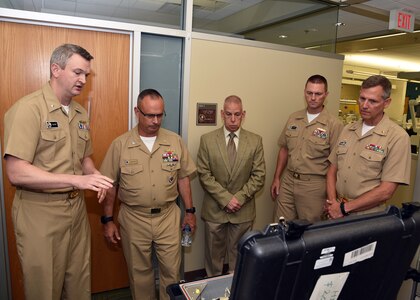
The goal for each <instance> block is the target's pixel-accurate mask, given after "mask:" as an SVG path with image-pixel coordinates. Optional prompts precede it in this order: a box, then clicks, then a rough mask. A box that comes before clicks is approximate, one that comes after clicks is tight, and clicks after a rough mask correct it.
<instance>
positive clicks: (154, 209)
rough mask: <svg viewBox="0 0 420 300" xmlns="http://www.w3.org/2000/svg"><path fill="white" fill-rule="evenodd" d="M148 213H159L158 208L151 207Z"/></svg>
mask: <svg viewBox="0 0 420 300" xmlns="http://www.w3.org/2000/svg"><path fill="white" fill-rule="evenodd" d="M150 213H151V214H159V213H160V208H159V207H158V208H151V209H150Z"/></svg>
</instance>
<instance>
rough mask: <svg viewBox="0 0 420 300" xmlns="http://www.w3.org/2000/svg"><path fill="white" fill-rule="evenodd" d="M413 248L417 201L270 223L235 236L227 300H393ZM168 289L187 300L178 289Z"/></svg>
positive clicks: (419, 212) (419, 218)
mask: <svg viewBox="0 0 420 300" xmlns="http://www.w3.org/2000/svg"><path fill="white" fill-rule="evenodd" d="M419 242H420V203H416V202H413V203H408V204H403V208H402V209H401V210H400V209H398V208H396V207H393V206H391V207H390V208H389V209H388V210H387V211H386V212H383V213H374V214H367V215H362V216H349V217H345V218H342V219H338V220H328V221H322V222H318V223H315V224H309V223H308V222H306V221H292V222H282V223H276V224H270V225H268V226H267V227H266V229H265V230H264V232H259V231H252V232H249V233H247V234H245V235H244V236H243V237H242V238H241V240H240V242H239V244H238V251H239V253H238V259H237V263H236V268H235V273H234V275H233V279H232V287H231V290H230V297H229V299H230V300H260V299H263V300H306V299H307V300H320V299H322V300H337V299H338V300H356V299H357V300H364V299H366V300H375V299H376V300H395V299H396V296H397V294H398V291H399V288H400V286H401V283H402V281H403V280H404V279H405V277H406V274H407V271H408V270H409V267H410V263H411V261H412V259H413V257H414V255H415V253H416V250H417V248H418V246H419ZM167 291H168V294H169V295H170V296H171V299H187V298H185V297H184V295H182V293H181V295H180V292H179V291H180V289H179V285H172V286H170V287H168V290H167ZM175 296H176V297H175ZM201 296H203V295H201ZM220 296H222V295H220ZM196 299H201V298H200V297H198V298H196ZM205 299H206V300H212V299H211V298H209V299H208V298H205Z"/></svg>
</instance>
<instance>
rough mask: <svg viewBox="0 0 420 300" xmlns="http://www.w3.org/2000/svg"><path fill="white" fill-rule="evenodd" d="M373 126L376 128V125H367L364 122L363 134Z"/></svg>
mask: <svg viewBox="0 0 420 300" xmlns="http://www.w3.org/2000/svg"><path fill="white" fill-rule="evenodd" d="M372 128H375V126H370V125H366V124H365V122H363V126H362V136H364V135H365V134H366V132H368V131H369V130H371V129H372Z"/></svg>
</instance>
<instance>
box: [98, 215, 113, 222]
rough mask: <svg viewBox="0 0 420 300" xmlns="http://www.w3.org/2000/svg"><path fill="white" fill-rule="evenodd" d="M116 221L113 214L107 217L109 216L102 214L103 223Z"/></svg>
mask: <svg viewBox="0 0 420 300" xmlns="http://www.w3.org/2000/svg"><path fill="white" fill-rule="evenodd" d="M111 221H114V218H113V217H112V216H110V217H107V216H101V223H102V224H106V223H108V222H111Z"/></svg>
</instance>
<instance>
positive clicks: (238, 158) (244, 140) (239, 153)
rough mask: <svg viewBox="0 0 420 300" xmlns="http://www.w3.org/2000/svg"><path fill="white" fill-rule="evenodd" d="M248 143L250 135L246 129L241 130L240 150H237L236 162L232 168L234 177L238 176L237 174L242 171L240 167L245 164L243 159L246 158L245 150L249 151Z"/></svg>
mask: <svg viewBox="0 0 420 300" xmlns="http://www.w3.org/2000/svg"><path fill="white" fill-rule="evenodd" d="M247 143H248V135H247V134H246V132H245V130H244V129H241V134H240V137H239V143H238V149H236V160H235V164H234V165H233V168H232V176H233V175H236V172H237V171H238V170H240V169H241V168H240V166H241V164H242V163H243V158H244V157H245V150H246V149H247V147H246V144H247Z"/></svg>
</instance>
